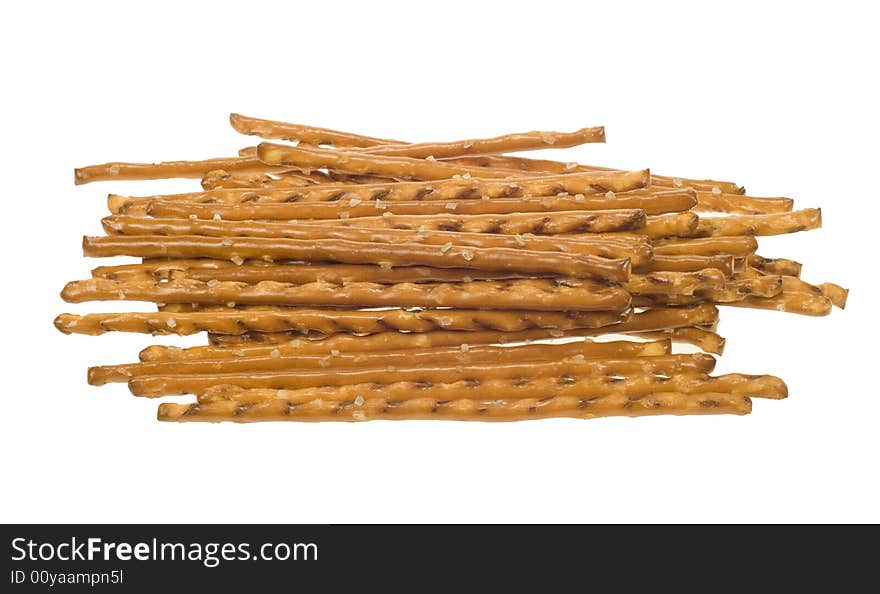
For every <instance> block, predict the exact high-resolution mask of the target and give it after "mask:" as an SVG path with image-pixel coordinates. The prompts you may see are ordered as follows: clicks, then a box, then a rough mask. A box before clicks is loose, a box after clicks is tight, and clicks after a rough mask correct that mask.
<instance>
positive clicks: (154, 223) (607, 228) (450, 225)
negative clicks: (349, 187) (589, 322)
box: [102, 210, 677, 238]
mask: <svg viewBox="0 0 880 594" xmlns="http://www.w3.org/2000/svg"><path fill="white" fill-rule="evenodd" d="M672 216H677V215H672ZM102 224H103V225H104V230H105V231H107V232H108V233H115V234H122V235H135V234H136V235H164V234H168V235H217V234H220V233H222V234H225V235H226V236H234V235H240V236H248V237H291V238H295V234H296V231H297V229H302V228H303V227H302V226H301V225H300V224H299V222H298V221H297V223H293V224H291V223H289V222H286V221H285V222H261V221H253V220H251V221H240V222H238V221H237V222H232V221H222V220H221V221H215V220H213V219H208V220H205V219H202V220H198V219H188V218H187V219H177V218H173V217H172V218H152V219H151V218H145V217H131V216H126V215H116V216H112V217H106V218H104V219H103V220H102ZM644 224H645V211H643V210H596V211H563V212H554V213H540V214H539V215H537V214H533V213H514V214H506V215H501V214H490V215H462V216H458V215H455V214H439V215H415V216H407V215H389V216H374V217H361V218H357V219H342V220H340V219H323V220H308V221H306V226H305V229H307V230H308V229H313V230H316V229H315V228H316V227H330V228H336V229H341V228H346V227H356V228H361V229H386V228H387V229H404V230H412V231H421V232H425V231H454V232H462V233H491V234H500V235H516V234H519V235H526V234H532V235H554V234H561V233H606V232H614V231H634V230H635V231H640V227H642V226H644ZM316 231H317V230H316Z"/></svg>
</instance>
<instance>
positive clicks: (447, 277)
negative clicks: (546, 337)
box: [92, 260, 725, 295]
mask: <svg viewBox="0 0 880 594" xmlns="http://www.w3.org/2000/svg"><path fill="white" fill-rule="evenodd" d="M180 274H183V276H182V277H181V276H180ZM92 276H93V278H98V279H107V280H113V281H124V282H150V283H152V282H156V281H165V280H171V279H174V278H188V279H192V280H198V281H234V282H240V283H258V282H262V281H275V282H279V283H294V284H298V285H301V284H306V283H315V282H325V283H330V284H339V285H346V284H347V283H361V282H366V283H380V284H387V285H395V284H398V283H430V282H441V283H471V282H473V281H478V280H495V281H502V280H512V279H523V278H534V277H535V276H536V275H533V274H532V275H529V274H519V273H516V272H494V271H479V270H468V269H457V268H428V267H422V266H406V267H403V268H392V269H390V270H389V269H386V268H382V267H379V266H371V265H356V264H295V263H291V264H267V263H265V262H263V263H253V264H244V265H242V266H236V265H235V264H233V263H231V262H225V261H222V260H168V261H155V262H149V263H144V264H126V265H120V266H101V267H98V268H95V269H93V270H92ZM564 282H566V283H568V282H569V281H564ZM724 282H725V277H724V273H723V272H721V271H720V270H715V269H711V268H710V269H706V270H702V271H697V272H665V271H659V272H654V273H647V274H644V275H641V274H640V275H631V276H630V280H629V281H628V282H627V283H625V284H624V285H623V288H624V289H626V291H628V292H630V293H637V294H656V293H660V294H678V295H690V294H692V293H693V292H694V291H698V290H702V289H711V288H721V287H723V286H724ZM114 294H115V293H114Z"/></svg>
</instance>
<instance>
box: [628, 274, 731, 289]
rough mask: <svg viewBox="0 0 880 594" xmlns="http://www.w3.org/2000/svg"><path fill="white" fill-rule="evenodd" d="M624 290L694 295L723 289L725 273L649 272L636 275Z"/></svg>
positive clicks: (631, 277)
mask: <svg viewBox="0 0 880 594" xmlns="http://www.w3.org/2000/svg"><path fill="white" fill-rule="evenodd" d="M623 286H624V288H625V289H626V290H627V291H628V292H630V293H632V294H633V295H658V294H659V295H693V294H694V293H695V292H698V291H706V290H712V289H723V288H724V286H725V277H724V273H723V272H721V271H720V270H715V269H713V268H707V269H705V270H700V271H698V272H690V273H689V272H660V271H658V272H649V273H647V274H634V275H632V276H630V279H629V281H628V282H627V283H625V284H624V285H623Z"/></svg>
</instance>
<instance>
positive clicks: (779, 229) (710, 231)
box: [676, 208, 822, 237]
mask: <svg viewBox="0 0 880 594" xmlns="http://www.w3.org/2000/svg"><path fill="white" fill-rule="evenodd" d="M676 216H677V215H676ZM821 226H822V211H821V210H820V209H818V208H807V209H804V210H796V211H794V212H784V213H778V214H766V215H731V216H723V217H700V218H699V224H698V225H697V228H696V230H695V231H694V234H693V237H713V236H728V235H782V234H784V233H797V232H798V231H809V230H811V229H818V228H819V227H821Z"/></svg>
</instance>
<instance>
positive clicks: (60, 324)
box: [53, 313, 76, 334]
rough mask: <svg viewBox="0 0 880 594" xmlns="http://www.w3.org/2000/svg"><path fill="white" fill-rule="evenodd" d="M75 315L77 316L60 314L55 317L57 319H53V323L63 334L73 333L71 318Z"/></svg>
mask: <svg viewBox="0 0 880 594" xmlns="http://www.w3.org/2000/svg"><path fill="white" fill-rule="evenodd" d="M75 317H76V316H74V315H73V314H67V313H63V314H58V316H56V317H55V320H54V321H53V323H54V324H55V327H56V328H57V329H58V331H59V332H61V333H62V334H71V330H70V324H71V319H72V318H75Z"/></svg>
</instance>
